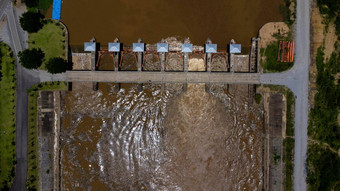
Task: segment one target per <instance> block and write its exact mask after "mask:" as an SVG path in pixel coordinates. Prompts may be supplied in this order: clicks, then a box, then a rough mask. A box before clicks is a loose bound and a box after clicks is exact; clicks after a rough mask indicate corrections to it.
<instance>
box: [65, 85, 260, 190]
mask: <svg viewBox="0 0 340 191" xmlns="http://www.w3.org/2000/svg"><path fill="white" fill-rule="evenodd" d="M182 86H183V85H181V84H166V85H165V87H164V88H162V87H161V86H160V85H146V86H145V87H144V89H143V91H141V92H140V91H138V90H137V88H136V84H122V85H121V89H120V91H119V92H117V90H116V89H115V88H114V84H106V83H100V84H99V90H98V91H96V92H94V91H89V90H86V89H85V88H79V89H78V90H74V91H72V92H67V94H66V95H65V96H64V104H63V107H62V108H63V109H62V120H63V122H62V128H61V129H62V130H61V131H62V132H61V153H62V157H61V168H62V170H61V172H62V174H61V177H62V183H61V186H62V190H262V186H263V172H262V164H263V161H262V160H263V159H262V144H263V143H262V142H263V139H262V138H261V137H262V135H263V110H262V109H261V108H258V107H254V106H251V105H249V103H248V95H247V90H248V86H247V85H237V86H236V85H233V86H228V85H211V87H210V91H209V92H210V93H207V92H206V91H205V85H204V84H196V85H192V84H189V85H188V87H187V91H183V87H182Z"/></svg>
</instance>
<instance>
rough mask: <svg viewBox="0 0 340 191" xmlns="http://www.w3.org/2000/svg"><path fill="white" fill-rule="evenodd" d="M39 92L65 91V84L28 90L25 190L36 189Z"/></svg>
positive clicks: (59, 83)
mask: <svg viewBox="0 0 340 191" xmlns="http://www.w3.org/2000/svg"><path fill="white" fill-rule="evenodd" d="M41 90H67V84H66V83H65V82H44V83H41V84H38V85H35V86H33V87H32V88H31V89H29V90H28V145H27V152H28V174H27V182H26V188H27V190H37V189H38V132H37V130H38V127H37V99H38V91H41Z"/></svg>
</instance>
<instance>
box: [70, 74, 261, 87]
mask: <svg viewBox="0 0 340 191" xmlns="http://www.w3.org/2000/svg"><path fill="white" fill-rule="evenodd" d="M65 75H66V76H65V77H66V81H68V82H75V81H78V82H79V81H83V82H85V81H86V82H115V83H151V82H152V83H228V84H260V74H259V73H227V72H137V71H119V72H113V71H67V72H66V74H65Z"/></svg>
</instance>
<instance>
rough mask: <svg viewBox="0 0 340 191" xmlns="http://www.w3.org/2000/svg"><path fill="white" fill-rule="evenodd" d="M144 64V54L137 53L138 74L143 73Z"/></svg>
mask: <svg viewBox="0 0 340 191" xmlns="http://www.w3.org/2000/svg"><path fill="white" fill-rule="evenodd" d="M142 62H143V53H142V52H138V53H137V70H138V72H141V71H142Z"/></svg>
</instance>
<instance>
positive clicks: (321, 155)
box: [307, 144, 340, 191]
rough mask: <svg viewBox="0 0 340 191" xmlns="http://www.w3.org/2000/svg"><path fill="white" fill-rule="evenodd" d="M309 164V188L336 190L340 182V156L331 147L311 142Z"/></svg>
mask: <svg viewBox="0 0 340 191" xmlns="http://www.w3.org/2000/svg"><path fill="white" fill-rule="evenodd" d="M307 165H308V175H307V182H308V184H309V190H313V191H314V190H334V188H335V187H336V185H337V183H339V182H340V158H339V156H338V155H337V154H336V153H333V152H332V151H330V150H329V149H327V148H323V147H322V146H321V145H319V144H310V145H309V147H308V158H307Z"/></svg>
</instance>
